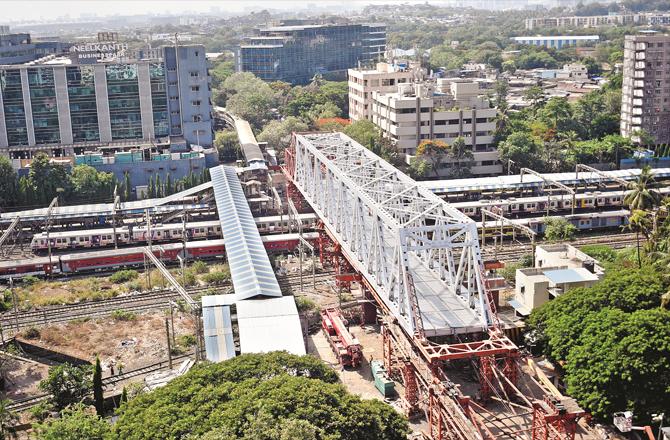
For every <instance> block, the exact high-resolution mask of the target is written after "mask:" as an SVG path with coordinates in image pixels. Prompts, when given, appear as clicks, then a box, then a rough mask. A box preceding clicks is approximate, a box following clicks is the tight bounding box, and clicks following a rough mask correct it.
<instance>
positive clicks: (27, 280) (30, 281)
mask: <svg viewBox="0 0 670 440" xmlns="http://www.w3.org/2000/svg"><path fill="white" fill-rule="evenodd" d="M22 281H23V282H24V283H25V284H27V285H29V286H32V285H33V284H35V283H38V282H39V281H40V279H39V278H37V277H36V276H35V275H28V276H26V277H23V278H22Z"/></svg>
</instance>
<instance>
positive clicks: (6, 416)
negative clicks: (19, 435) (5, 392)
mask: <svg viewBox="0 0 670 440" xmlns="http://www.w3.org/2000/svg"><path fill="white" fill-rule="evenodd" d="M11 403H12V401H11V400H9V399H2V400H0V440H6V439H10V438H15V437H16V432H14V430H13V429H12V428H11V427H12V425H14V423H16V421H17V420H18V419H19V417H18V416H17V415H16V413H15V412H14V411H12V410H11V409H9V405H10V404H11Z"/></svg>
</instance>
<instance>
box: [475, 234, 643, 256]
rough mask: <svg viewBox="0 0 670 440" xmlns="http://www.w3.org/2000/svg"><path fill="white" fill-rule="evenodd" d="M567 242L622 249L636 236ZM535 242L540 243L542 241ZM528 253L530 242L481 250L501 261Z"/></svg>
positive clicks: (600, 236)
mask: <svg viewBox="0 0 670 440" xmlns="http://www.w3.org/2000/svg"><path fill="white" fill-rule="evenodd" d="M569 243H570V244H571V245H572V246H575V247H577V248H579V247H581V246H586V245H595V244H603V245H607V246H610V247H612V248H614V249H623V248H626V247H629V246H633V245H635V243H636V238H635V234H610V235H595V236H591V237H583V238H578V239H577V240H574V241H571V242H569ZM537 244H542V242H540V243H537ZM530 253H531V244H530V243H529V242H524V243H512V244H506V245H504V246H501V247H499V248H498V249H497V250H496V249H494V248H493V245H487V246H485V247H484V249H483V252H482V254H483V256H484V258H485V259H498V260H501V261H516V260H518V259H520V258H521V257H523V256H524V255H529V254H530Z"/></svg>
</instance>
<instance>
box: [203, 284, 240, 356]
mask: <svg viewBox="0 0 670 440" xmlns="http://www.w3.org/2000/svg"><path fill="white" fill-rule="evenodd" d="M216 296H226V295H216ZM207 298H208V297H207V296H205V297H203V298H202V303H203V308H202V321H203V333H204V337H205V352H206V353H207V360H208V361H212V362H221V361H225V360H226V359H230V358H234V357H235V341H234V339H233V323H232V319H231V316H230V307H228V306H213V307H205V304H206V303H208V300H207Z"/></svg>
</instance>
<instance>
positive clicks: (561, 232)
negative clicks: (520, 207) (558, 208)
mask: <svg viewBox="0 0 670 440" xmlns="http://www.w3.org/2000/svg"><path fill="white" fill-rule="evenodd" d="M576 233H577V228H576V227H575V225H573V224H572V223H570V222H569V221H567V220H566V219H564V218H563V217H545V219H544V238H545V239H547V240H549V241H564V240H574V239H575V234H576Z"/></svg>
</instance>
